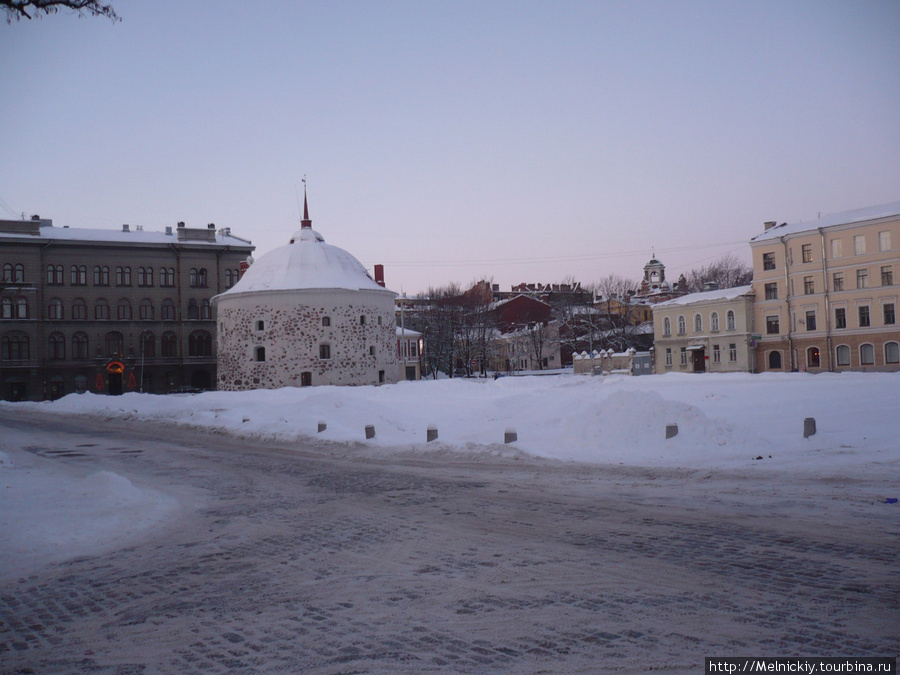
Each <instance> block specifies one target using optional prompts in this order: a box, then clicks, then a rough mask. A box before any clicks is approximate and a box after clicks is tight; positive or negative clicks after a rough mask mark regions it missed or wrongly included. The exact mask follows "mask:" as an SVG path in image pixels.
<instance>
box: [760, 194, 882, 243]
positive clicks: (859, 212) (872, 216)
mask: <svg viewBox="0 0 900 675" xmlns="http://www.w3.org/2000/svg"><path fill="white" fill-rule="evenodd" d="M891 216H900V202H891V203H890V204H881V205H880V206H869V207H866V208H864V209H854V210H853V211H841V212H840V213H832V214H829V215H827V216H822V217H821V218H819V219H818V220H813V221H810V222H799V223H784V224H782V225H776V226H775V227H772V228H769V229H768V230H766V231H765V232H763V233H762V234H758V235H756V236H755V237H753V239H751V240H750V241H764V240H766V239H777V238H778V237H782V236H784V235H790V234H799V233H801V232H808V231H809V230H817V229H819V228H820V227H832V226H834V225H849V224H852V223H862V222H865V221H867V220H876V219H878V218H890V217H891Z"/></svg>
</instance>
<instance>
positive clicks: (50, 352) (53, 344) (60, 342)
mask: <svg viewBox="0 0 900 675" xmlns="http://www.w3.org/2000/svg"><path fill="white" fill-rule="evenodd" d="M47 358H49V359H54V360H57V361H58V360H60V359H64V358H66V336H65V335H63V334H62V333H50V336H49V337H48V338H47Z"/></svg>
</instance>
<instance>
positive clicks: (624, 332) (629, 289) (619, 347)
mask: <svg viewBox="0 0 900 675" xmlns="http://www.w3.org/2000/svg"><path fill="white" fill-rule="evenodd" d="M638 288H640V286H639V284H638V283H637V282H635V281H632V280H631V279H626V278H625V277H622V276H619V275H618V274H610V275H608V276H606V277H604V278H603V279H601V280H600V281H598V282H597V283H596V284H594V285H593V290H594V293H595V294H596V300H595V303H594V307H595V308H597V309H598V310H599V316H600V323H601V327H602V330H601V331H600V333H599V335H598V338H597V343H598V344H597V346H599V347H600V348H601V349H612V350H614V351H616V352H622V351H625V350H626V349H628V348H629V347H634V348H636V349H643V348H645V347H646V345H645V344H644V343H645V342H646V338H644V337H643V333H642V331H641V329H640V324H641V319H642V316H641V315H642V310H643V307H642V306H641V305H640V304H638V303H636V302H634V294H635V293H636V292H637V290H638Z"/></svg>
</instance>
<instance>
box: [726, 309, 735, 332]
mask: <svg viewBox="0 0 900 675" xmlns="http://www.w3.org/2000/svg"><path fill="white" fill-rule="evenodd" d="M725 328H726V329H727V330H734V310H731V309H729V310H728V313H727V314H726V315H725Z"/></svg>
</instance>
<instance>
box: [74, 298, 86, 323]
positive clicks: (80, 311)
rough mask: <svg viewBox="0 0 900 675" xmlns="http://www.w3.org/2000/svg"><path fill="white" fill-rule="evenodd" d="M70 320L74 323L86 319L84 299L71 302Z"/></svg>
mask: <svg viewBox="0 0 900 675" xmlns="http://www.w3.org/2000/svg"><path fill="white" fill-rule="evenodd" d="M72 318H73V319H74V320H76V321H85V320H86V319H87V303H86V302H85V301H84V298H75V300H74V301H73V302H72Z"/></svg>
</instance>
